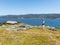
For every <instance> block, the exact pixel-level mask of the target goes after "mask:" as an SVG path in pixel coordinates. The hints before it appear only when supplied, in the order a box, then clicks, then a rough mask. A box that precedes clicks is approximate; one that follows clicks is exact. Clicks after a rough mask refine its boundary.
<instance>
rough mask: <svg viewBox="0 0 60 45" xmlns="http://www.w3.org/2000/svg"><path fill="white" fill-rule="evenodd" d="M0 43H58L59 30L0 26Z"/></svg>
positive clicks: (16, 44) (26, 44)
mask: <svg viewBox="0 0 60 45" xmlns="http://www.w3.org/2000/svg"><path fill="white" fill-rule="evenodd" d="M0 45H60V30H56V31H52V30H49V29H48V28H45V30H42V29H41V28H38V27H34V28H31V29H29V30H19V31H14V30H5V29H4V28H0Z"/></svg>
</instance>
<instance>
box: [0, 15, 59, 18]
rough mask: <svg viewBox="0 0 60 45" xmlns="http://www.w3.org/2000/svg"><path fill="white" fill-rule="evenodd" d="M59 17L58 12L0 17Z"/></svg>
mask: <svg viewBox="0 0 60 45" xmlns="http://www.w3.org/2000/svg"><path fill="white" fill-rule="evenodd" d="M41 17H44V18H60V14H25V15H6V16H0V18H41Z"/></svg>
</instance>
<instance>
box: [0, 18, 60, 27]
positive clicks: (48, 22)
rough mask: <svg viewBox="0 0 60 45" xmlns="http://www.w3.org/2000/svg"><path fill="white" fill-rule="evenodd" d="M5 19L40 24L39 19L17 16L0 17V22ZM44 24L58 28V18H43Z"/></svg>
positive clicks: (59, 20) (59, 21)
mask: <svg viewBox="0 0 60 45" xmlns="http://www.w3.org/2000/svg"><path fill="white" fill-rule="evenodd" d="M7 20H12V21H18V22H21V23H25V24H29V25H37V26H39V25H41V24H42V20H41V19H36V18H35V19H19V18H0V23H2V22H5V21H7ZM45 25H46V26H53V27H56V28H60V18H57V19H45Z"/></svg>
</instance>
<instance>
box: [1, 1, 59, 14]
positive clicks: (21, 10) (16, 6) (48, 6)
mask: <svg viewBox="0 0 60 45" xmlns="http://www.w3.org/2000/svg"><path fill="white" fill-rule="evenodd" d="M45 13H60V0H0V15H8V14H16V15H19V14H45Z"/></svg>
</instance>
